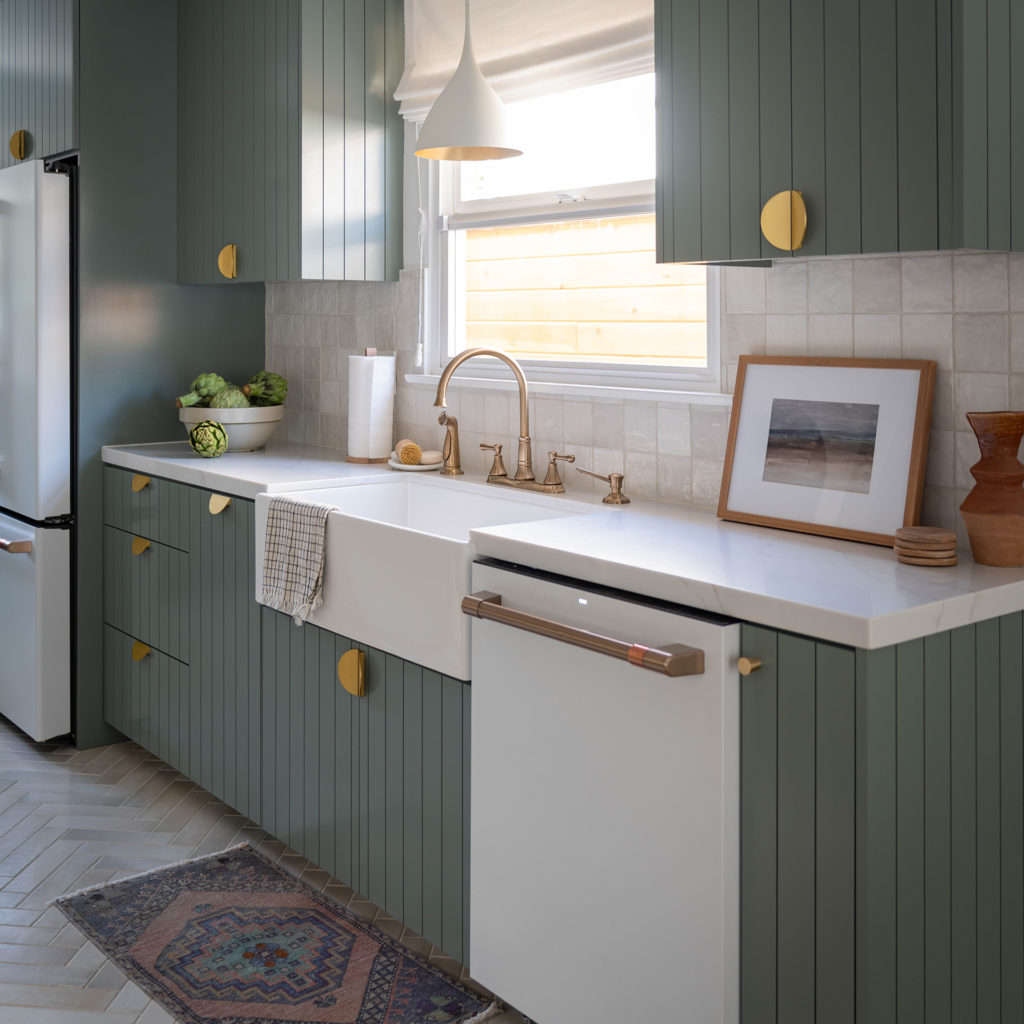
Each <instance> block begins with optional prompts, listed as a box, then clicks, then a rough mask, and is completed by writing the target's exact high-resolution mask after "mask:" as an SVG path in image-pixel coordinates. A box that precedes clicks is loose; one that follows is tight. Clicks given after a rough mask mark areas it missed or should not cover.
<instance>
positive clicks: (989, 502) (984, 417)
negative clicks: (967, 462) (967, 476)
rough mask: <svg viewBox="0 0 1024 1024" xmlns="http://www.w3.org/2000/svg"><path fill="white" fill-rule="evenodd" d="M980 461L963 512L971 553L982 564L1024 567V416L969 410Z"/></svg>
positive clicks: (972, 467)
mask: <svg viewBox="0 0 1024 1024" xmlns="http://www.w3.org/2000/svg"><path fill="white" fill-rule="evenodd" d="M967 420H968V422H969V423H970V424H971V428H972V429H973V430H974V433H975V436H976V437H977V438H978V447H979V448H980V449H981V459H980V460H979V461H978V462H976V463H975V464H974V465H973V466H971V475H972V476H973V477H974V479H975V480H976V481H977V483H976V484H975V485H974V489H973V490H972V491H971V493H970V494H968V495H967V497H966V498H964V502H963V504H962V505H961V506H960V514H961V515H962V516H963V517H964V523H965V525H966V526H967V535H968V537H969V538H970V541H971V554H972V555H973V556H974V560H975V561H976V562H980V563H981V564H982V565H1024V488H1022V487H1021V484H1022V483H1024V466H1022V465H1021V463H1020V460H1019V459H1018V458H1017V451H1018V449H1019V448H1020V441H1021V437H1022V436H1024V412H969V413H967Z"/></svg>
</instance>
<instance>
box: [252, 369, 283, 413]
mask: <svg viewBox="0 0 1024 1024" xmlns="http://www.w3.org/2000/svg"><path fill="white" fill-rule="evenodd" d="M287 394H288V381H287V380H285V378H284V377H282V376H281V375H280V374H279V373H271V371H270V370H260V372H259V373H255V374H253V375H252V376H251V377H250V378H249V398H250V399H251V401H252V404H253V405H283V404H284V400H285V397H286V396H287Z"/></svg>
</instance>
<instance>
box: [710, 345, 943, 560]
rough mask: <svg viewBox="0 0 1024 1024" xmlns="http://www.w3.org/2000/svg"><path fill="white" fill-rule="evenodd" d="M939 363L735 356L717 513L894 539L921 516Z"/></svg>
mask: <svg viewBox="0 0 1024 1024" xmlns="http://www.w3.org/2000/svg"><path fill="white" fill-rule="evenodd" d="M934 388H935V363H934V362H932V361H930V360H924V359H813V358H805V357H802V356H791V357H786V356H778V357H774V356H741V357H740V361H739V372H738V375H737V378H736V392H735V394H734V396H733V405H732V419H731V420H730V423H729V441H728V447H727V449H726V454H725V472H724V473H723V475H722V491H721V494H720V496H719V501H718V515H719V516H720V517H721V518H722V519H731V520H735V521H737V522H742V523H758V524H761V525H763V526H775V527H780V528H782V529H786V530H799V531H801V532H803V533H820V534H824V535H826V536H830V537H844V538H847V539H849V540H860V541H867V542H869V543H872V544H888V545H891V544H892V543H893V534H894V533H895V531H896V530H897V529H898V528H899V527H901V526H912V525H915V524H916V523H917V522H918V518H919V516H920V512H921V492H922V489H923V486H924V467H925V458H926V456H927V454H928V431H929V427H930V425H931V413H932V394H933V392H934Z"/></svg>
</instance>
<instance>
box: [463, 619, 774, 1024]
mask: <svg viewBox="0 0 1024 1024" xmlns="http://www.w3.org/2000/svg"><path fill="white" fill-rule="evenodd" d="M741 644H742V649H743V654H744V655H745V656H747V657H749V658H759V659H760V660H761V661H762V663H763V664H762V667H761V668H760V669H759V670H758V671H757V672H756V673H754V674H753V675H750V676H746V677H744V678H743V679H742V680H741V682H740V906H741V911H740V913H741V922H742V924H741V928H740V1006H741V1007H742V1009H743V1024H775V1022H776V1020H777V1016H776V999H777V976H776V937H777V924H776V922H777V919H778V886H777V884H776V879H777V862H778V784H777V763H778V634H777V633H776V632H774V631H773V630H768V629H762V628H760V627H758V626H749V625H744V626H743V630H742V636H741ZM478 742H479V740H478Z"/></svg>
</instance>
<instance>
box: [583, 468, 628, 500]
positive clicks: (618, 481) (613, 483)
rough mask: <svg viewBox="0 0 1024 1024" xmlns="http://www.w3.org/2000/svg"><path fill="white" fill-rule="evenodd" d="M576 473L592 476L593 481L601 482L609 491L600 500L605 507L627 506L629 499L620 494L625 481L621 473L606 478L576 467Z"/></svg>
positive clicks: (610, 474)
mask: <svg viewBox="0 0 1024 1024" xmlns="http://www.w3.org/2000/svg"><path fill="white" fill-rule="evenodd" d="M576 472H577V473H582V474H583V475H584V476H592V477H593V478H594V479H595V480H603V481H604V482H605V483H606V484H608V486H609V487H611V490H610V491H609V492H608V494H606V495H605V496H604V497H603V498H602V499H601V500H602V501H603V502H604V503H605V504H606V505H628V504H629V498H627V497H626V496H625V495H624V494H623V493H622V484H623V481H624V480H625V479H626V478H625V477H624V476H623V475H622V474H621V473H609V474H608V475H607V476H601V474H600V473H591V472H590V470H589V469H580V467H579V466H577V467H576Z"/></svg>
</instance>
